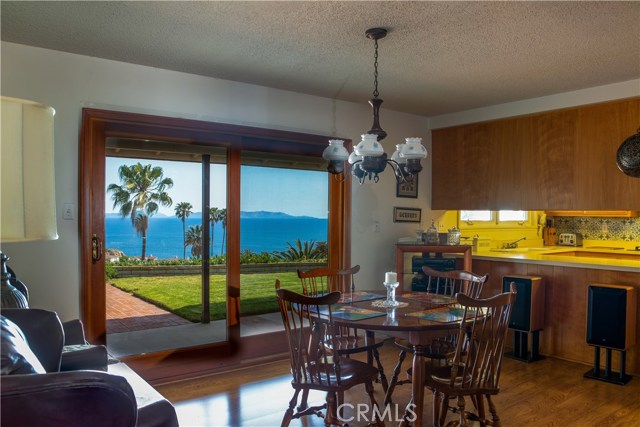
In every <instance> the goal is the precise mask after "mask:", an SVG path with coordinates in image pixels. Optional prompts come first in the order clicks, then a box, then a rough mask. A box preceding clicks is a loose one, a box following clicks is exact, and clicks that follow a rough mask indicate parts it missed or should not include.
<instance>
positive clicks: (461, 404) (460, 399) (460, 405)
mask: <svg viewBox="0 0 640 427" xmlns="http://www.w3.org/2000/svg"><path fill="white" fill-rule="evenodd" d="M464 406H465V405H464V396H458V412H459V413H460V424H459V425H460V427H467V416H466V414H465V413H464Z"/></svg>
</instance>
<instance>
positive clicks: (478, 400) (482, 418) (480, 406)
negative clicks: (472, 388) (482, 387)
mask: <svg viewBox="0 0 640 427" xmlns="http://www.w3.org/2000/svg"><path fill="white" fill-rule="evenodd" d="M470 397H471V401H472V402H473V406H474V407H475V408H476V413H475V414H469V419H470V420H474V421H479V422H480V427H485V426H486V425H487V417H486V413H485V411H484V398H483V396H482V395H481V394H476V395H471V396H470Z"/></svg>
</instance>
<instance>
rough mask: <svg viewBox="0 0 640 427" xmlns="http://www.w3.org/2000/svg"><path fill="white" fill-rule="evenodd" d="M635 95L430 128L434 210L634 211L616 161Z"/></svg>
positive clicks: (638, 183)
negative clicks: (574, 106)
mask: <svg viewBox="0 0 640 427" xmlns="http://www.w3.org/2000/svg"><path fill="white" fill-rule="evenodd" d="M638 127H640V98H633V99H628V100H622V101H612V102H606V103H601V104H595V105H588V106H583V107H578V108H571V109H563V110H557V111H550V112H544V113H539V114H534V115H529V116H521V117H513V118H508V119H502V120H494V121H490V122H483V123H474V124H469V125H463V126H456V127H451V128H447V129H437V130H434V131H432V147H433V148H432V151H433V179H432V185H433V191H432V208H433V209H447V210H458V209H470V210H474V209H489V210H500V209H514V210H545V209H547V210H549V209H554V210H556V209H562V210H640V179H638V178H631V177H628V176H627V175H624V174H623V173H622V172H621V171H620V170H619V169H618V167H617V165H616V152H617V150H618V147H619V146H620V144H621V143H622V142H623V141H624V140H625V139H626V138H628V137H629V136H631V135H632V134H634V133H635V132H636V130H637V129H638Z"/></svg>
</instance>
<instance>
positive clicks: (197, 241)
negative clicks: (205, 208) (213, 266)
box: [184, 225, 202, 258]
mask: <svg viewBox="0 0 640 427" xmlns="http://www.w3.org/2000/svg"><path fill="white" fill-rule="evenodd" d="M184 245H185V248H186V247H187V246H191V256H193V257H195V258H200V257H201V256H202V225H192V226H190V227H189V229H188V230H187V234H186V238H185V241H184Z"/></svg>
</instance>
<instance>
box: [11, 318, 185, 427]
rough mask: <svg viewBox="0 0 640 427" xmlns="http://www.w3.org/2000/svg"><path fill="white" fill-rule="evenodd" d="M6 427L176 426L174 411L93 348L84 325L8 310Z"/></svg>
mask: <svg viewBox="0 0 640 427" xmlns="http://www.w3.org/2000/svg"><path fill="white" fill-rule="evenodd" d="M0 314H1V316H0V324H1V327H2V341H1V343H0V351H1V353H2V354H1V355H2V365H1V371H0V374H1V378H0V395H1V399H0V416H1V417H0V424H1V425H2V426H3V427H11V426H16V427H17V426H20V427H29V426H34V427H36V426H38V427H40V426H48V427H57V426H60V427H63V426H64V427H74V426H78V427H80V426H88V425H91V426H95V427H102V426H114V427H126V426H131V427H134V426H136V427H174V426H178V420H177V416H176V412H175V409H174V407H173V405H172V404H171V403H170V402H169V401H168V400H166V399H165V398H164V397H163V396H162V395H161V394H160V393H158V392H157V391H156V390H155V389H154V388H153V387H151V385H149V384H148V383H147V382H146V381H144V379H142V378H141V377H140V376H139V375H137V374H136V373H135V372H134V371H133V370H132V369H131V368H129V367H128V366H127V365H126V364H124V363H122V362H119V361H117V360H114V359H110V358H109V357H108V354H107V351H106V348H105V347H104V346H94V345H90V344H88V343H87V342H86V341H85V338H84V332H83V329H82V324H81V323H80V322H79V321H77V320H76V321H71V322H66V323H64V324H62V322H61V321H60V319H59V317H58V315H57V314H56V313H54V312H51V311H46V310H40V309H2V312H1V313H0Z"/></svg>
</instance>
